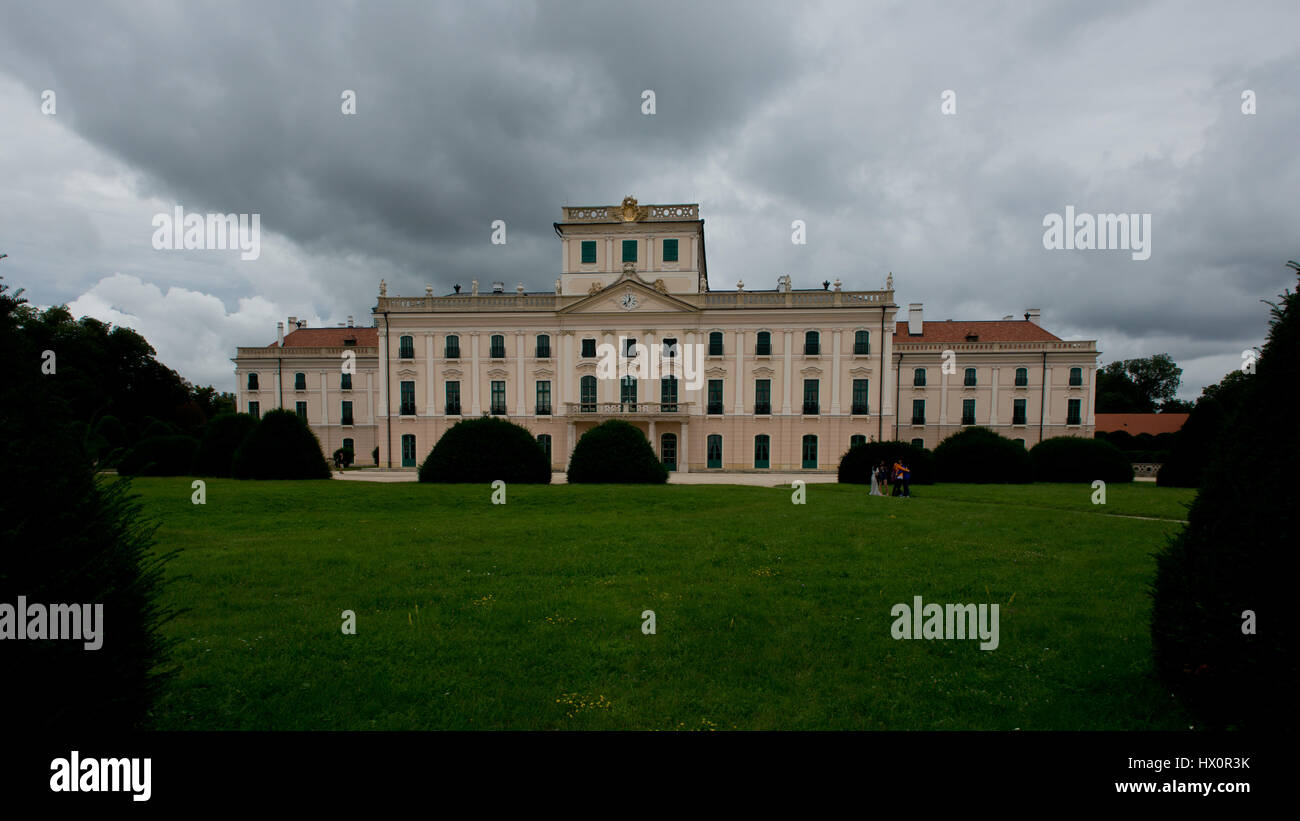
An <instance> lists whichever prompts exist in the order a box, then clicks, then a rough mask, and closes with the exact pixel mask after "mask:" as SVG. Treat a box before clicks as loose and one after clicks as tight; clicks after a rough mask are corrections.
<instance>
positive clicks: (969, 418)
mask: <svg viewBox="0 0 1300 821" xmlns="http://www.w3.org/2000/svg"><path fill="white" fill-rule="evenodd" d="M961 423H962V424H963V425H973V424H975V400H974V399H963V400H961Z"/></svg>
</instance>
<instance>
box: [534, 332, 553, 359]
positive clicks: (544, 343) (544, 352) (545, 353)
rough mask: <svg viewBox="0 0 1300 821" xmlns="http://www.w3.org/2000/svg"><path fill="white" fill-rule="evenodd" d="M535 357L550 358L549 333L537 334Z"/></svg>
mask: <svg viewBox="0 0 1300 821" xmlns="http://www.w3.org/2000/svg"><path fill="white" fill-rule="evenodd" d="M537 358H538V359H550V358H551V337H550V335H549V334H538V335H537Z"/></svg>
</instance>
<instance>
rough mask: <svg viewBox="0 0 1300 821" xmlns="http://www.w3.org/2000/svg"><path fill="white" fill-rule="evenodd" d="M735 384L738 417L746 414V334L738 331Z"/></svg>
mask: <svg viewBox="0 0 1300 821" xmlns="http://www.w3.org/2000/svg"><path fill="white" fill-rule="evenodd" d="M732 381H733V382H734V383H735V392H736V405H735V408H736V409H735V411H734V412H735V414H736V415H737V416H739V415H741V414H743V413H744V412H745V332H744V331H736V375H735V378H734V379H733V380H732Z"/></svg>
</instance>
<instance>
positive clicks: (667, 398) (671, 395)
mask: <svg viewBox="0 0 1300 821" xmlns="http://www.w3.org/2000/svg"><path fill="white" fill-rule="evenodd" d="M659 402H660V406H659V410H660V411H662V412H663V413H677V377H675V376H672V375H669V376H665V377H663V378H662V379H660V380H659Z"/></svg>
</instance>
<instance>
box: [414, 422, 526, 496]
mask: <svg viewBox="0 0 1300 821" xmlns="http://www.w3.org/2000/svg"><path fill="white" fill-rule="evenodd" d="M498 479H500V480H501V481H503V482H505V483H506V484H514V483H521V484H534V485H546V484H550V481H551V464H550V460H549V459H547V458H546V452H545V451H544V450H542V446H541V445H539V444H537V440H536V439H534V438H533V435H532V434H531V433H529V431H528V429H527V428H524V427H521V426H519V425H516V424H515V423H513V422H508V421H506V420H505V419H497V418H495V417H492V416H484V417H481V418H479V419H465V420H463V421H460V422H457V423H456V424H455V425H453V426H452V427H451V429H450V430H448V431H447V432H446V433H444V434H443V435H442V438H441V439H439V440H438V442H437V444H435V445H434V446H433V450H431V451H429V455H428V456H427V457H426V458H425V460H424V463H423V464H421V465H420V481H421V482H443V483H448V482H470V483H475V484H478V483H482V482H495V481H496V480H498Z"/></svg>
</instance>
